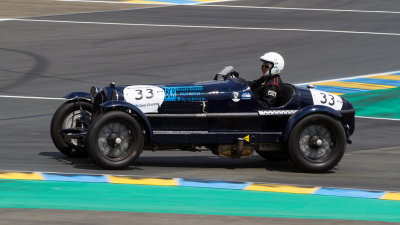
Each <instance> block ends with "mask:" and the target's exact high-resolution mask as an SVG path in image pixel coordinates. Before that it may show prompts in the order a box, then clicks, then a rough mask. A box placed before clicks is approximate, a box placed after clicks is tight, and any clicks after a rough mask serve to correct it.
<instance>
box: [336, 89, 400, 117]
mask: <svg viewBox="0 0 400 225" xmlns="http://www.w3.org/2000/svg"><path fill="white" fill-rule="evenodd" d="M343 97H344V98H345V99H347V100H349V101H350V102H351V103H352V104H353V106H354V108H355V109H356V115H357V116H368V117H380V118H391V119H400V88H392V89H384V90H374V91H368V92H358V93H354V94H346V95H344V96H343Z"/></svg>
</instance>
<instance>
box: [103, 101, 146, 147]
mask: <svg viewBox="0 0 400 225" xmlns="http://www.w3.org/2000/svg"><path fill="white" fill-rule="evenodd" d="M100 107H101V108H102V109H105V110H106V111H112V110H122V111H126V112H128V113H129V114H131V115H136V116H137V117H139V119H140V122H142V124H143V127H144V128H145V130H146V136H147V137H148V141H149V143H150V144H151V143H153V129H152V127H151V124H150V121H149V119H148V118H147V116H146V115H145V114H144V113H143V112H142V110H140V109H139V108H138V107H136V106H134V105H132V104H130V103H128V102H124V101H107V102H105V103H103V104H101V105H100Z"/></svg>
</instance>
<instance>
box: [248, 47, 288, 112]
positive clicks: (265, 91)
mask: <svg viewBox="0 0 400 225" xmlns="http://www.w3.org/2000/svg"><path fill="white" fill-rule="evenodd" d="M260 60H261V61H262V62H263V64H262V66H261V71H262V76H261V77H260V78H259V79H257V80H254V81H251V82H250V83H249V86H250V88H251V90H252V91H253V93H254V94H255V96H256V98H257V99H259V100H261V101H262V102H263V103H264V104H265V105H266V106H269V107H275V106H277V99H279V98H280V97H281V96H283V82H282V80H281V77H280V76H279V74H280V73H281V71H282V70H283V67H284V65H285V61H284V60H283V57H282V56H281V55H280V54H278V53H276V52H267V53H265V54H264V55H262V56H261V57H260Z"/></svg>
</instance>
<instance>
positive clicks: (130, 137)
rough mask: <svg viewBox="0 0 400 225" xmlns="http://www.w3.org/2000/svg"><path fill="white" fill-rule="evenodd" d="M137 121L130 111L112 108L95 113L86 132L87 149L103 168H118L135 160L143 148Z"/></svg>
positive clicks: (141, 132)
mask: <svg viewBox="0 0 400 225" xmlns="http://www.w3.org/2000/svg"><path fill="white" fill-rule="evenodd" d="M143 143H144V137H143V131H142V129H141V127H140V124H139V123H138V122H137V121H136V120H135V119H134V118H133V117H132V116H131V115H129V114H127V113H125V112H120V111H111V112H107V113H105V114H102V115H100V116H98V117H97V118H96V119H95V120H94V121H93V123H92V126H91V127H90V129H89V133H88V140H87V146H88V148H87V149H88V152H89V155H90V157H91V158H92V159H93V161H94V162H95V163H96V164H97V165H99V166H101V167H103V168H106V169H121V168H124V167H127V166H129V165H130V164H131V163H132V162H133V161H135V160H136V159H137V158H138V157H139V155H140V153H141V152H142V149H143Z"/></svg>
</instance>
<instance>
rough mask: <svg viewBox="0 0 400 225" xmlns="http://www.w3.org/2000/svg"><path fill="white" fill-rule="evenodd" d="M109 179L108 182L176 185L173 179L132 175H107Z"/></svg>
mask: <svg viewBox="0 0 400 225" xmlns="http://www.w3.org/2000/svg"><path fill="white" fill-rule="evenodd" d="M109 180H110V183H114V184H142V185H160V186H178V182H177V181H176V180H174V179H159V178H132V177H117V176H109Z"/></svg>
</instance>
